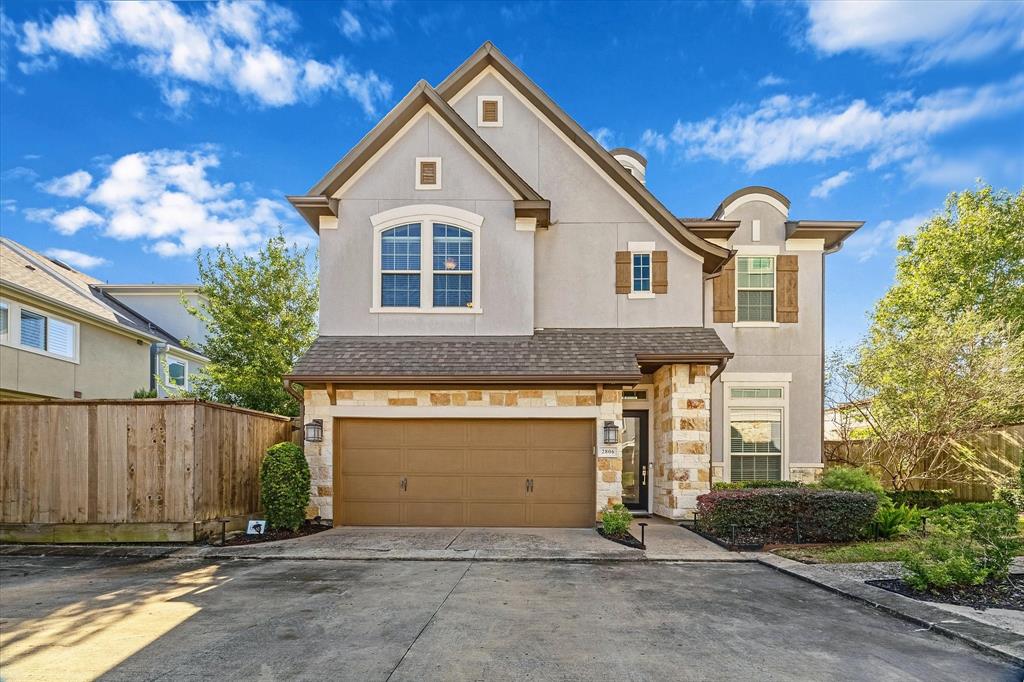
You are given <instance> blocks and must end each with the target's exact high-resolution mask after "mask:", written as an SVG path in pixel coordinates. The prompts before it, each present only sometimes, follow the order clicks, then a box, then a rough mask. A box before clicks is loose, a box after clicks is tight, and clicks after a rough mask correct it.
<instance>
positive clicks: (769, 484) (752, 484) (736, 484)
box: [711, 479, 801, 490]
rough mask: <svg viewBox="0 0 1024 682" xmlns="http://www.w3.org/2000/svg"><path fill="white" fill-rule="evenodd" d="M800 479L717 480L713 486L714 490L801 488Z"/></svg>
mask: <svg viewBox="0 0 1024 682" xmlns="http://www.w3.org/2000/svg"><path fill="white" fill-rule="evenodd" d="M800 486H801V483H800V482H798V481H772V480H768V479H758V480H754V481H732V482H729V481H717V482H716V483H715V484H714V485H712V486H711V488H712V490H749V489H751V488H799V487H800Z"/></svg>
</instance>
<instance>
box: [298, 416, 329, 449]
mask: <svg viewBox="0 0 1024 682" xmlns="http://www.w3.org/2000/svg"><path fill="white" fill-rule="evenodd" d="M302 428H303V430H304V431H305V432H306V442H308V443H319V442H320V441H322V440H323V439H324V420H323V419H314V420H313V421H311V422H309V423H308V424H306V425H305V426H303V427H302Z"/></svg>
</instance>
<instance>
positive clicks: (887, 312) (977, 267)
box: [871, 185, 1024, 335]
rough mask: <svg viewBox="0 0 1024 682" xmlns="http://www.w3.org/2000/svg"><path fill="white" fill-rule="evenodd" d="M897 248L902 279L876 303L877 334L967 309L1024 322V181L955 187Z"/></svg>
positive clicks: (898, 273) (951, 317) (948, 319)
mask: <svg viewBox="0 0 1024 682" xmlns="http://www.w3.org/2000/svg"><path fill="white" fill-rule="evenodd" d="M896 248H897V249H898V250H899V251H900V255H899V257H898V258H897V260H896V283H895V284H894V285H893V287H892V288H891V289H889V291H888V292H887V293H886V294H885V296H883V297H882V299H881V300H880V301H879V302H878V304H877V305H876V306H875V310H874V315H873V320H872V328H871V332H872V335H888V334H897V335H899V334H902V333H904V332H906V331H908V330H911V329H914V328H917V327H920V326H921V325H923V324H925V323H926V322H928V321H930V320H931V318H933V317H938V318H940V319H941V320H944V321H945V322H947V323H949V322H953V321H954V320H956V319H957V318H959V317H960V316H961V315H963V314H965V313H976V314H977V315H978V316H979V318H980V319H981V320H1003V321H1005V322H1011V323H1021V322H1024V189H1022V190H1021V191H1020V192H1018V193H1017V194H1016V195H1013V194H1010V193H1009V192H1006V191H999V192H996V191H993V189H992V187H991V186H989V185H980V186H979V187H978V189H977V190H975V191H971V190H967V191H964V192H953V193H951V194H950V195H949V196H948V197H947V198H946V207H945V211H944V212H943V213H942V214H939V215H936V216H934V217H932V218H931V219H930V220H928V222H926V223H925V224H924V225H922V226H920V227H919V228H918V229H917V232H916V233H915V234H913V235H909V236H903V237H900V239H899V241H898V242H897V245H896Z"/></svg>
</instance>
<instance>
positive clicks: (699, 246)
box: [436, 41, 732, 272]
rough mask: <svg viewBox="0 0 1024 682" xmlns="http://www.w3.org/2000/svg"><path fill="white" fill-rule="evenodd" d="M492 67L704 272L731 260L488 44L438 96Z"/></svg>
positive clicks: (447, 80) (450, 78)
mask: <svg viewBox="0 0 1024 682" xmlns="http://www.w3.org/2000/svg"><path fill="white" fill-rule="evenodd" d="M489 66H490V67H493V68H494V69H495V70H496V71H497V72H498V73H500V74H501V75H502V77H504V78H505V80H507V81H508V82H509V83H511V84H512V85H513V86H514V87H515V88H516V90H517V91H518V92H519V93H520V94H521V95H522V96H523V97H525V98H526V99H527V100H528V101H529V102H530V103H531V104H532V105H533V106H534V107H536V108H537V109H538V110H540V111H541V112H542V113H543V114H544V115H545V116H546V117H547V118H548V119H549V120H550V121H551V122H552V123H553V124H554V125H555V126H556V127H557V128H558V129H559V130H561V131H562V133H563V134H564V135H565V136H566V137H568V138H569V139H570V140H571V141H572V142H574V143H575V144H576V145H578V146H579V148H580V149H581V150H582V151H583V152H584V153H585V154H586V155H587V156H588V157H590V159H592V160H593V161H594V163H595V164H597V166H598V167H599V168H600V169H601V170H602V171H604V172H605V173H606V174H607V175H608V177H609V178H610V179H611V180H612V181H613V182H615V183H616V184H617V185H618V186H619V187H621V188H622V189H623V190H624V191H625V192H626V194H627V195H628V196H630V197H631V198H632V199H633V200H634V201H636V202H637V203H638V204H639V205H640V206H641V207H642V208H643V209H644V210H645V211H646V212H647V213H648V214H650V216H651V217H652V218H653V219H654V220H655V221H656V222H657V223H658V224H659V225H660V226H661V227H662V228H664V229H665V231H667V232H668V233H669V234H670V235H672V237H674V238H675V239H676V240H677V241H678V242H679V243H680V244H682V245H683V246H685V247H687V248H689V249H690V250H692V251H694V252H696V253H698V254H700V255H701V256H703V257H704V271H705V272H717V271H718V269H719V268H720V267H721V266H722V265H724V264H725V262H726V261H728V260H729V259H730V258H731V257H732V251H730V250H729V249H726V248H723V247H720V246H716V245H715V244H712V243H711V242H708V241H706V240H704V239H702V238H701V237H698V236H697V235H695V234H693V233H692V232H690V230H689V229H687V228H686V226H685V225H683V224H682V223H681V222H680V221H679V220H678V219H677V218H676V217H675V216H674V215H673V214H672V212H671V211H669V210H668V209H667V208H665V206H664V205H663V204H662V203H661V202H660V201H658V199H657V197H655V196H654V194H652V193H651V191H650V190H649V189H647V187H646V186H644V185H643V184H641V183H640V181H639V180H637V179H636V178H635V177H634V176H633V174H632V173H630V172H629V171H628V170H626V169H625V168H623V167H622V164H620V163H619V162H618V161H616V160H615V158H614V157H613V156H612V155H611V154H610V153H609V152H608V151H607V150H606V149H605V148H604V147H602V146H601V145H600V143H598V142H597V140H595V139H594V138H593V137H592V136H591V135H590V134H589V133H588V132H587V131H586V130H584V129H583V127H582V126H580V124H578V123H576V121H574V120H573V119H572V117H571V116H569V115H568V114H567V113H566V112H565V111H564V110H563V109H562V108H561V107H559V106H558V105H557V104H556V103H555V101H554V100H553V99H551V97H549V96H548V94H547V93H546V92H544V91H543V90H542V89H541V88H540V87H539V86H538V85H537V84H536V83H534V82H533V81H532V80H530V78H529V77H528V76H527V75H526V74H525V73H523V71H522V70H521V69H520V68H519V67H518V66H516V65H515V64H513V63H512V61H511V60H510V59H509V58H508V57H506V56H505V55H504V54H502V53H501V51H500V50H499V49H498V48H496V47H495V46H494V45H493V44H492V43H491V42H490V41H487V42H486V43H484V44H483V45H481V46H480V48H479V49H477V51H476V52H474V53H473V54H472V55H471V56H470V57H469V59H467V60H466V61H465V62H464V63H463V64H462V65H461V66H460V67H459V68H457V69H456V70H455V71H453V72H452V73H451V75H449V76H448V77H447V78H445V79H444V81H442V82H441V84H440V85H438V86H437V88H436V90H437V94H439V95H440V96H441V97H443V98H444V99H445V100H450V99H452V98H453V97H454V96H455V95H457V94H458V93H459V92H461V91H462V90H463V89H464V88H465V87H466V86H467V85H469V83H470V82H472V80H473V79H474V78H476V76H477V75H479V74H480V73H481V72H482V71H483V70H484V69H486V68H487V67H489Z"/></svg>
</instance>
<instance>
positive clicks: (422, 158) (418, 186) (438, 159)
mask: <svg viewBox="0 0 1024 682" xmlns="http://www.w3.org/2000/svg"><path fill="white" fill-rule="evenodd" d="M429 161H433V162H434V163H436V164H437V182H436V183H435V184H433V185H424V184H421V183H420V166H421V165H422V164H423V163H424V162H429ZM416 189H419V190H434V189H441V157H440V156H417V157H416Z"/></svg>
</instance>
